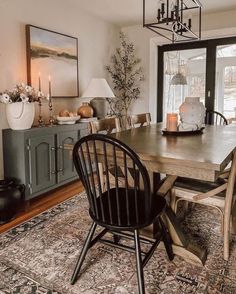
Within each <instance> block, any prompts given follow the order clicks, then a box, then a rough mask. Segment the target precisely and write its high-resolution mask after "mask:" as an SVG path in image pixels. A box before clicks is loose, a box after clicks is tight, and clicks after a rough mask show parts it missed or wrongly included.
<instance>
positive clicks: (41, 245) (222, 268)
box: [0, 194, 236, 294]
mask: <svg viewBox="0 0 236 294" xmlns="http://www.w3.org/2000/svg"><path fill="white" fill-rule="evenodd" d="M90 223H91V221H90V218H89V216H88V212H87V200H86V197H85V194H81V195H79V196H75V197H74V198H72V199H70V200H68V201H66V202H64V203H62V204H60V205H58V206H56V207H54V208H52V209H50V210H48V211H46V212H44V213H42V214H41V215H39V216H36V217H34V218H33V219H31V220H30V221H28V222H26V223H23V224H21V225H19V226H18V227H16V228H14V229H12V230H10V231H8V232H7V233H5V234H3V235H1V236H0V249H1V250H0V294H3V293H4V294H5V293H28V294H33V293H37V294H44V293H47V294H62V293H63V294H99V293H105V294H110V293H112V294H113V293H114V294H119V293H124V294H125V293H126V294H128V293H138V290H137V279H136V271H135V256H134V254H132V253H128V252H126V251H122V250H119V249H115V248H112V247H108V246H104V245H102V244H97V245H95V246H94V247H93V248H92V249H91V250H90V251H89V253H88V255H87V258H86V260H85V263H84V266H83V270H82V275H81V277H80V278H79V280H78V281H77V282H76V284H75V285H74V286H71V285H70V278H71V275H72V271H73V268H74V265H75V261H76V258H77V256H78V253H79V252H80V250H81V246H82V244H83V240H84V239H85V236H86V233H87V231H88V228H89V226H90ZM181 223H182V226H183V229H184V230H185V232H186V234H188V236H189V238H191V239H192V240H193V241H194V242H197V243H198V244H200V245H201V246H205V247H206V248H207V249H208V259H207V262H206V264H205V266H204V267H200V266H199V267H198V266H194V265H191V264H188V263H187V262H185V261H183V260H182V259H181V258H180V257H178V256H175V258H174V260H173V262H169V261H168V259H167V257H166V253H165V251H164V250H161V249H157V250H156V251H155V254H154V255H153V257H152V258H151V259H150V261H149V262H148V264H147V266H146V267H145V272H144V275H145V285H146V293H149V294H159V293H163V294H172V293H173V294H185V293H196V294H203V293H209V294H210V293H211V294H213V293H226V294H230V293H232V294H233V293H236V262H235V261H236V246H235V244H236V243H235V241H234V242H233V243H232V246H231V255H230V260H229V262H225V261H223V258H222V238H221V236H220V232H219V219H218V215H217V213H214V212H213V211H212V210H208V209H207V208H203V207H200V206H195V207H194V208H193V209H192V210H191V211H190V212H189V214H188V215H187V216H186V218H185V220H184V221H181Z"/></svg>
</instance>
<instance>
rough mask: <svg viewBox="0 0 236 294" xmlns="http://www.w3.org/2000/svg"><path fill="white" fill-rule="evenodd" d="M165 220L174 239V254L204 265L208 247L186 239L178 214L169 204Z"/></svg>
mask: <svg viewBox="0 0 236 294" xmlns="http://www.w3.org/2000/svg"><path fill="white" fill-rule="evenodd" d="M164 220H165V223H166V224H167V227H168V230H169V233H170V235H171V238H172V240H173V251H174V254H176V255H179V256H181V257H182V258H183V259H185V260H186V261H188V262H192V263H195V264H201V265H204V263H205V261H206V258H207V254H206V249H203V248H201V247H200V246H198V245H197V244H194V243H191V242H190V241H189V240H187V239H186V236H185V234H184V233H183V231H182V228H181V227H180V224H179V221H178V219H177V218H176V215H175V214H174V212H173V211H172V209H171V208H170V207H169V206H168V207H167V208H166V213H165V215H164Z"/></svg>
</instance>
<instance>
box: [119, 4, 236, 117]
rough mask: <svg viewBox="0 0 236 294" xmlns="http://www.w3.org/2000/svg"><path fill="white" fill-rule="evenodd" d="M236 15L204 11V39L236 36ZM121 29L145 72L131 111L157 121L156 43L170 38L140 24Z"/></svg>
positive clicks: (161, 42)
mask: <svg viewBox="0 0 236 294" xmlns="http://www.w3.org/2000/svg"><path fill="white" fill-rule="evenodd" d="M203 10H204V9H203ZM235 15H236V11H227V12H221V13H215V14H207V15H204V14H203V18H202V38H203V39H204V38H215V37H224V36H232V35H235V36H236V17H235ZM122 31H123V32H124V33H125V34H126V35H127V36H128V38H129V39H130V40H131V41H132V42H133V43H134V45H135V46H136V48H137V53H138V55H139V57H140V58H141V60H142V65H143V68H144V74H145V81H144V84H143V87H142V88H143V90H142V93H141V99H140V100H137V101H135V103H134V105H133V109H132V112H133V113H140V112H144V111H149V112H151V115H152V121H155V119H156V102H157V46H158V45H162V44H165V43H169V41H167V40H165V39H164V38H160V37H157V34H155V33H153V32H151V31H150V30H148V29H146V28H143V27H142V26H141V25H137V26H130V27H123V28H122Z"/></svg>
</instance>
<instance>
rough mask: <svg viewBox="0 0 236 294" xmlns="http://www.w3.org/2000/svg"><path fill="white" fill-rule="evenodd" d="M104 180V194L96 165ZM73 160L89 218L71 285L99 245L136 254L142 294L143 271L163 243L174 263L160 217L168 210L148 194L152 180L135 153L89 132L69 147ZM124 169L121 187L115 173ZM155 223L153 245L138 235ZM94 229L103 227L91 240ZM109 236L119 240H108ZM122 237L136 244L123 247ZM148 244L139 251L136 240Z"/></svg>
mask: <svg viewBox="0 0 236 294" xmlns="http://www.w3.org/2000/svg"><path fill="white" fill-rule="evenodd" d="M98 159H99V161H102V163H103V167H104V172H105V176H106V181H105V183H106V190H105V191H104V192H102V184H101V181H100V178H99V167H98V163H99V161H98ZM73 160H74V164H75V167H76V170H77V172H78V175H79V177H80V179H81V181H82V183H83V185H84V188H85V190H86V193H87V197H88V202H89V214H90V216H91V218H92V220H93V222H92V225H91V228H90V230H89V233H88V235H87V238H86V240H85V243H84V246H83V249H82V251H81V253H80V255H79V258H78V260H77V263H76V266H75V269H74V272H73V275H72V279H71V283H72V284H74V283H75V282H76V280H77V277H78V275H79V272H80V269H81V267H82V264H83V261H84V259H85V256H86V253H87V251H88V249H89V248H91V247H92V246H93V245H94V244H95V243H96V242H97V241H100V242H102V243H105V244H108V245H113V246H115V247H118V248H121V249H126V250H128V251H131V252H134V253H135V255H136V266H137V277H138V287H139V293H141V294H143V293H145V287H144V275H143V267H144V266H145V265H146V264H147V262H148V260H149V259H150V257H151V256H152V254H153V253H154V251H155V249H156V247H157V246H158V244H159V243H160V241H161V240H163V242H164V245H165V248H166V251H167V254H168V257H169V259H170V260H172V259H173V257H174V256H173V251H172V246H171V240H170V236H169V233H168V231H167V229H166V227H165V224H164V223H163V221H162V219H161V215H162V213H163V212H164V210H165V207H166V200H165V198H164V197H162V196H160V195H158V194H156V195H153V194H152V193H151V187H150V179H149V175H148V172H147V169H146V168H145V166H144V165H143V164H142V163H141V161H140V159H139V157H138V155H137V154H136V153H135V152H134V151H133V150H131V149H130V148H129V147H128V146H127V145H125V144H124V143H122V142H121V141H119V140H117V139H115V138H112V137H109V136H107V135H103V134H91V135H88V136H86V137H83V138H82V139H80V140H79V141H78V142H77V143H76V144H75V146H74V149H73ZM119 166H123V168H122V170H123V173H124V183H123V184H122V185H121V186H119V185H120V183H119V181H118V169H119ZM111 167H112V168H113V169H114V176H115V179H116V181H115V184H114V185H113V186H111V185H110V181H109V169H110V168H111ZM153 223H156V224H157V226H158V228H159V230H158V233H157V234H156V235H155V239H154V241H151V240H149V239H148V238H144V237H140V235H139V230H140V229H142V228H144V227H147V226H149V225H150V224H153ZM97 225H100V226H102V227H103V228H104V229H103V230H102V231H101V232H100V233H98V234H97V236H96V237H93V236H94V233H95V230H96V227H97ZM107 232H110V233H113V235H114V236H116V237H117V238H113V239H106V238H105V234H106V233H107ZM120 238H127V239H130V240H133V241H134V246H128V245H122V244H121V242H120ZM142 241H143V242H145V243H150V245H151V247H150V249H149V250H148V251H147V252H143V251H141V245H140V242H142Z"/></svg>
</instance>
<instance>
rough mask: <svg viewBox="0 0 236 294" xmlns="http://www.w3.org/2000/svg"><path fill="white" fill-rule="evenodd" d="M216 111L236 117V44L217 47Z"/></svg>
mask: <svg viewBox="0 0 236 294" xmlns="http://www.w3.org/2000/svg"><path fill="white" fill-rule="evenodd" d="M216 56H217V59H216V88H215V93H216V95H215V96H216V100H215V109H216V110H217V111H219V112H221V113H223V115H224V116H225V117H226V118H235V117H236V44H233V45H223V46H217V54H216Z"/></svg>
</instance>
